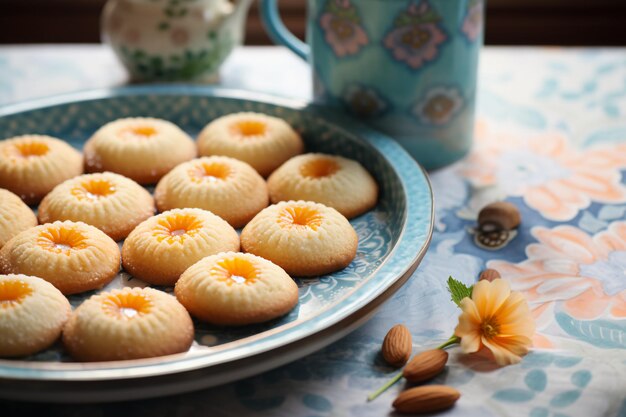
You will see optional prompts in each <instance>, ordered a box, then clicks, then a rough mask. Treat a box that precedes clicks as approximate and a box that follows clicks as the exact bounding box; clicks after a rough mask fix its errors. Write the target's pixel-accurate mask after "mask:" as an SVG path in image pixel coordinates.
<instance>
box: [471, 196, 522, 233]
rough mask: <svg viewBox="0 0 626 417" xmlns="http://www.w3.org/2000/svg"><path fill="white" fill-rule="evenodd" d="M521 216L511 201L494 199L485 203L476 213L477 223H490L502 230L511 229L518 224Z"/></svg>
mask: <svg viewBox="0 0 626 417" xmlns="http://www.w3.org/2000/svg"><path fill="white" fill-rule="evenodd" d="M521 221H522V217H521V215H520V212H519V210H518V209H517V207H516V206H515V204H513V203H509V202H508V201H496V202H495V203H491V204H487V205H486V206H485V207H483V208H482V209H481V210H480V212H479V213H478V224H479V225H484V224H486V223H491V224H494V225H497V226H498V227H499V228H501V229H503V230H513V229H515V228H516V227H517V226H519V225H520V223H521Z"/></svg>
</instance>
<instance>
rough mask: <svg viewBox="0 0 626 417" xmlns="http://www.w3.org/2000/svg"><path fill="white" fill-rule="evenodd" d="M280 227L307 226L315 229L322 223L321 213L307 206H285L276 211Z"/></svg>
mask: <svg viewBox="0 0 626 417" xmlns="http://www.w3.org/2000/svg"><path fill="white" fill-rule="evenodd" d="M278 224H279V225H280V226H281V227H293V226H295V227H308V228H310V229H313V230H317V228H318V227H320V226H321V225H322V215H321V214H320V213H319V212H318V211H317V210H315V209H311V208H309V207H299V206H295V207H285V208H284V209H282V210H281V211H280V212H279V213H278Z"/></svg>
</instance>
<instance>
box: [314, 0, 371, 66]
mask: <svg viewBox="0 0 626 417" xmlns="http://www.w3.org/2000/svg"><path fill="white" fill-rule="evenodd" d="M320 26H321V27H322V30H323V31H324V35H325V36H324V38H325V39H326V42H328V44H329V45H330V46H331V48H332V50H333V52H334V53H335V55H337V56H338V57H340V58H341V57H344V56H348V55H354V54H356V53H357V52H359V50H361V48H362V47H363V46H365V45H367V44H368V42H369V38H368V37H367V33H365V30H364V29H363V27H362V26H361V18H360V17H359V14H358V11H357V8H356V7H355V6H354V5H352V4H351V3H350V0H329V1H328V3H326V7H325V8H324V13H322V15H321V16H320Z"/></svg>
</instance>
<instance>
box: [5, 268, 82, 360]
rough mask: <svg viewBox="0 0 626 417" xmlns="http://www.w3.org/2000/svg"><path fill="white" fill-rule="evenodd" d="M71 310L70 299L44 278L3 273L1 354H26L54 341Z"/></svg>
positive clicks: (47, 345) (37, 350) (30, 353)
mask: <svg viewBox="0 0 626 417" xmlns="http://www.w3.org/2000/svg"><path fill="white" fill-rule="evenodd" d="M71 312H72V308H71V307H70V303H69V301H67V298H65V297H64V296H63V294H61V292H60V291H59V290H57V289H56V288H54V286H53V285H52V284H50V283H48V282H46V281H44V280H43V279H41V278H37V277H31V276H26V275H13V274H10V275H0V335H1V336H2V337H0V356H3V357H11V356H26V355H32V354H34V353H37V352H39V351H41V350H43V349H46V348H47V347H49V346H50V345H52V344H53V343H54V342H55V341H56V340H57V339H58V338H59V336H60V335H61V330H62V329H63V325H64V324H65V322H66V321H67V319H68V318H69V316H70V313H71Z"/></svg>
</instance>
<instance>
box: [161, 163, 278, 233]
mask: <svg viewBox="0 0 626 417" xmlns="http://www.w3.org/2000/svg"><path fill="white" fill-rule="evenodd" d="M154 199H155V200H156V204H157V208H158V209H159V211H166V210H172V209H174V208H186V207H195V208H201V209H204V210H209V211H210V212H212V213H214V214H217V215H218V216H220V217H221V218H222V219H224V220H226V221H227V222H228V223H230V225H231V226H233V227H241V226H243V225H245V224H246V223H247V222H248V221H250V219H252V218H253V217H254V216H255V215H256V214H257V213H258V212H259V211H261V210H262V209H263V208H264V207H267V204H268V203H269V196H268V194H267V184H266V183H265V180H264V179H263V178H262V177H261V176H260V175H259V174H258V173H257V172H256V171H255V170H254V169H253V168H252V167H251V166H250V165H248V164H246V163H245V162H241V161H238V160H237V159H233V158H228V157H226V156H211V157H204V158H199V159H194V160H193V161H189V162H185V163H184V164H180V165H179V166H177V167H176V168H174V169H173V170H172V171H171V172H170V173H169V174H167V175H166V176H164V177H163V179H161V181H159V184H158V185H157V187H156V189H155V191H154Z"/></svg>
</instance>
